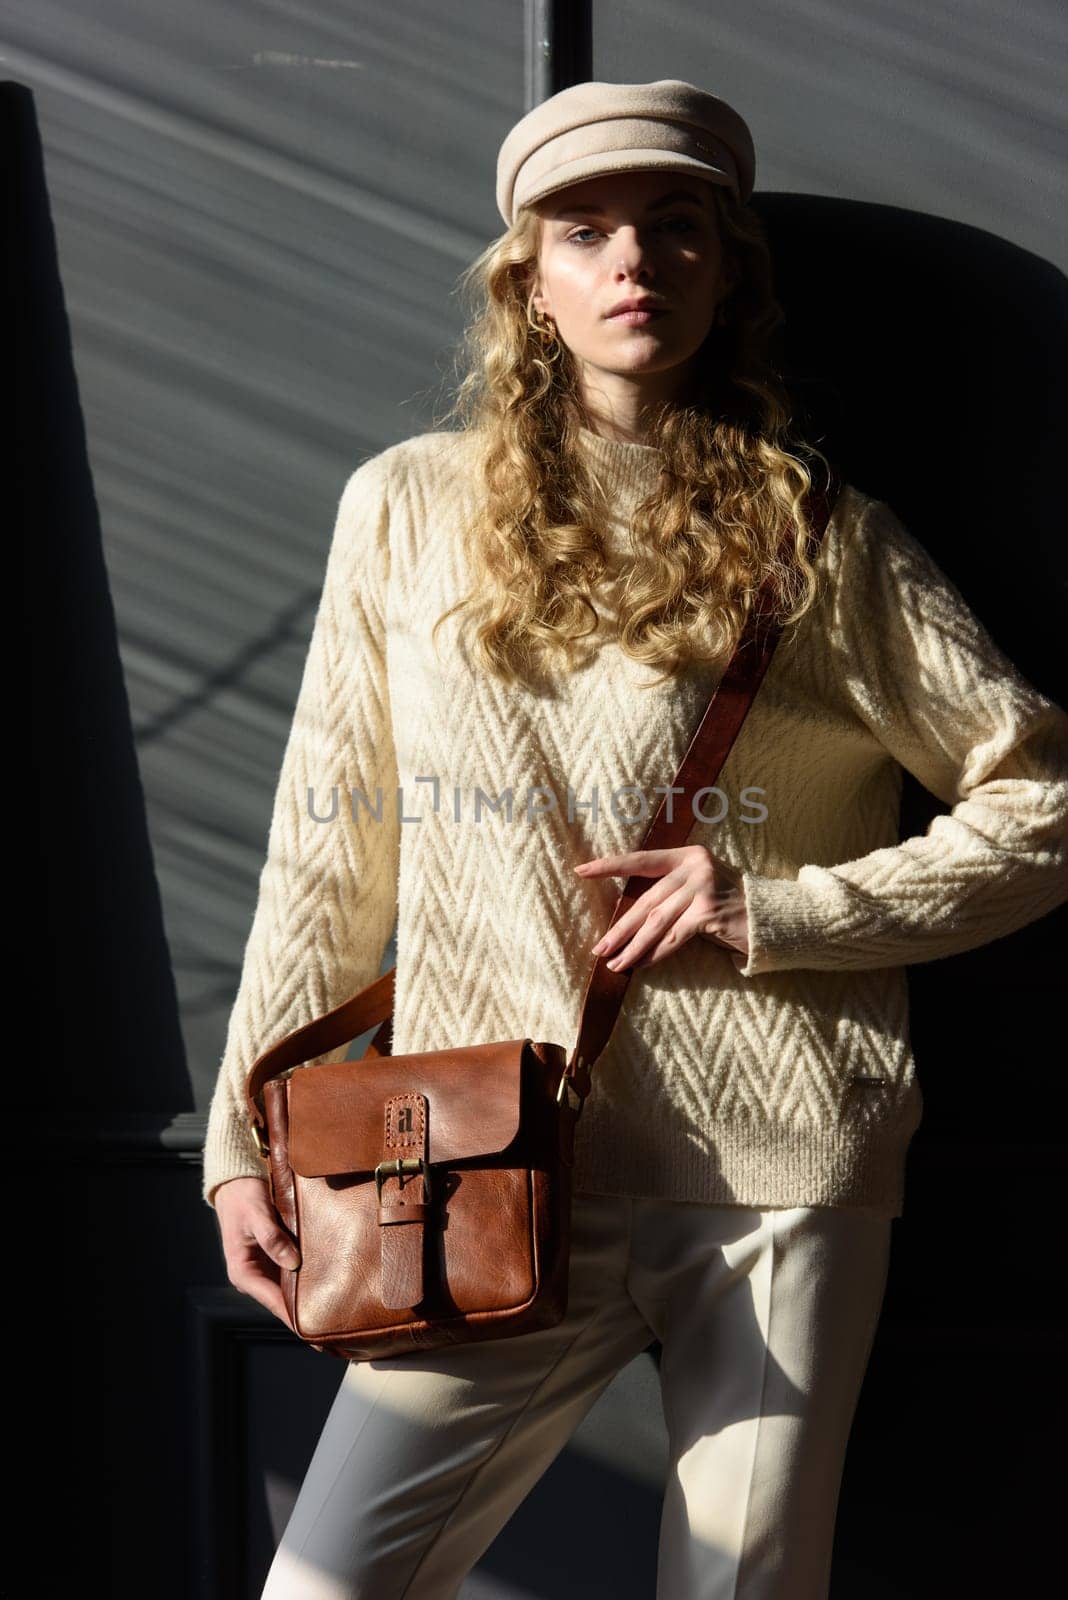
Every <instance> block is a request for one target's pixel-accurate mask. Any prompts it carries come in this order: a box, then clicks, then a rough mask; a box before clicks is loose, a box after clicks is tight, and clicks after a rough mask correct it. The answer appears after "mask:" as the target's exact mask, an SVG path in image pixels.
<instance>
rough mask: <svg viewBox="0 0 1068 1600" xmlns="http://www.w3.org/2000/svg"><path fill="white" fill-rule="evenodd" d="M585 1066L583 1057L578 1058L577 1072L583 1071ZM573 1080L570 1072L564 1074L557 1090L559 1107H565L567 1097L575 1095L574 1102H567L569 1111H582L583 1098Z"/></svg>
mask: <svg viewBox="0 0 1068 1600" xmlns="http://www.w3.org/2000/svg"><path fill="white" fill-rule="evenodd" d="M584 1065H585V1063H584V1062H583V1059H582V1057H581V1056H578V1057H577V1058H576V1060H575V1068H576V1070H577V1071H581V1070H582V1067H583V1066H584ZM571 1079H572V1074H571V1073H570V1072H564V1073H563V1074H562V1075H561V1078H560V1082H559V1084H558V1086H557V1090H556V1103H557V1105H563V1103H564V1099H565V1096H569V1095H574V1097H575V1098H574V1101H573V1102H572V1101H571V1100H570V1099H569V1100H568V1102H567V1104H568V1110H569V1111H581V1109H582V1096H581V1095H580V1094H579V1092H578V1090H577V1089H576V1088H575V1085H574V1084H573V1083H572V1081H571Z"/></svg>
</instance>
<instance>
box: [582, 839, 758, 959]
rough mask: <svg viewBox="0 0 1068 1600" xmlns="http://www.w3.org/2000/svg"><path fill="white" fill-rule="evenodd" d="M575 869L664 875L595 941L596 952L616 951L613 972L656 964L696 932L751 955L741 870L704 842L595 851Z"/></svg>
mask: <svg viewBox="0 0 1068 1600" xmlns="http://www.w3.org/2000/svg"><path fill="white" fill-rule="evenodd" d="M575 871H576V872H577V873H579V874H580V875H581V876H582V877H585V878H594V877H608V876H610V877H622V878H629V877H631V876H632V875H633V874H637V875H638V876H639V877H642V878H657V879H658V880H659V881H658V882H657V883H655V884H653V885H652V887H651V888H649V889H646V890H645V892H644V893H643V894H641V895H639V896H638V898H637V900H635V902H634V904H633V905H632V906H631V907H630V909H629V910H628V911H625V912H624V913H623V915H622V916H621V917H620V918H619V921H618V922H614V923H613V924H612V926H611V927H610V928H609V930H608V932H607V933H606V934H605V936H604V938H603V939H599V940H598V941H597V943H596V944H595V945H594V947H593V953H594V955H599V956H604V955H609V954H611V959H610V960H609V961H608V962H607V963H606V965H607V966H609V967H611V969H612V971H613V972H620V971H622V970H623V969H624V968H626V967H631V966H633V967H648V966H652V965H653V963H654V962H657V961H662V960H663V959H664V957H665V956H670V955H672V954H673V953H674V952H675V951H676V950H677V949H678V948H679V946H680V945H683V944H685V943H686V941H687V939H692V938H693V936H694V934H697V933H699V934H702V935H703V936H704V937H705V938H707V939H711V940H712V942H713V943H714V944H718V945H720V946H722V947H723V949H725V950H735V951H739V952H740V953H741V954H742V955H744V956H748V954H749V919H748V916H747V914H746V906H745V890H744V888H743V886H742V877H741V874H740V873H738V872H735V871H734V869H733V868H732V867H728V865H727V863H726V862H725V861H721V860H720V859H719V857H718V856H714V855H713V854H712V852H711V850H709V849H707V848H706V847H705V846H704V845H703V844H685V845H680V846H679V847H678V848H677V849H675V850H630V851H627V852H626V853H625V854H623V855H618V856H595V857H594V859H593V860H592V861H585V862H582V863H581V864H580V865H579V866H577V867H576V868H575Z"/></svg>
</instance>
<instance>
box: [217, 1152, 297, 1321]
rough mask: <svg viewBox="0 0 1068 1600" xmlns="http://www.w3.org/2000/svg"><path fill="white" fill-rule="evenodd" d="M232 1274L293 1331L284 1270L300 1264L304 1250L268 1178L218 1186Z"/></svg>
mask: <svg viewBox="0 0 1068 1600" xmlns="http://www.w3.org/2000/svg"><path fill="white" fill-rule="evenodd" d="M215 1215H216V1216H217V1217H218V1219H219V1226H220V1228H221V1230H222V1245H223V1254H224V1256H225V1257H226V1275H227V1277H228V1278H229V1279H230V1282H231V1283H232V1284H233V1286H234V1288H235V1289H240V1290H241V1293H242V1294H247V1295H251V1296H252V1298H253V1300H258V1301H259V1303H260V1305H261V1306H266V1307H267V1310H268V1311H273V1312H274V1315H275V1316H276V1317H279V1318H280V1319H281V1320H282V1321H283V1322H284V1323H285V1325H286V1327H287V1328H289V1329H290V1330H291V1331H295V1330H294V1329H293V1324H292V1323H291V1322H290V1320H289V1315H288V1313H287V1311H286V1303H285V1300H284V1299H283V1296H282V1290H281V1286H280V1282H279V1279H280V1274H281V1273H282V1272H284V1271H287V1270H288V1271H292V1270H293V1268H294V1267H296V1266H298V1265H299V1264H300V1253H299V1251H298V1250H297V1247H296V1245H295V1244H294V1242H293V1239H292V1237H291V1235H290V1234H289V1233H288V1232H287V1230H286V1229H285V1228H284V1227H283V1226H282V1223H281V1220H280V1218H279V1216H278V1212H277V1211H276V1210H275V1207H274V1202H273V1201H272V1199H271V1193H270V1186H269V1184H268V1182H267V1179H266V1178H228V1179H227V1181H226V1182H225V1183H221V1184H220V1185H219V1187H218V1189H217V1190H216V1191H215Z"/></svg>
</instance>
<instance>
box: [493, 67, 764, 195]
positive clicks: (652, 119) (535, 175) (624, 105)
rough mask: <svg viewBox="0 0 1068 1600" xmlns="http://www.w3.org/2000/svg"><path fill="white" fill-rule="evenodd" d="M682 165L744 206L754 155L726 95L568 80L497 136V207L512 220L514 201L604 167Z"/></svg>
mask: <svg viewBox="0 0 1068 1600" xmlns="http://www.w3.org/2000/svg"><path fill="white" fill-rule="evenodd" d="M639 168H641V169H647V170H650V171H657V172H687V173H689V174H690V175H691V176H692V177H695V178H705V179H707V180H708V181H709V182H710V183H722V184H726V185H727V186H728V187H729V188H730V189H732V190H733V192H734V194H735V197H736V198H737V199H738V200H740V201H741V202H742V203H743V204H744V203H745V202H746V201H747V200H748V199H749V197H750V195H751V194H752V192H753V179H754V177H755V174H756V152H755V151H754V149H753V138H752V135H751V133H750V132H749V128H748V125H747V124H746V122H745V120H744V119H743V118H742V117H741V116H740V115H739V114H738V112H737V111H735V110H734V108H733V106H729V105H728V104H727V102H726V100H720V99H719V98H718V96H716V95H714V94H709V93H708V91H707V90H705V89H698V88H697V87H696V86H695V85H694V84H692V83H683V82H682V80H681V79H679V78H660V79H658V80H657V81H656V82H655V83H574V84H572V85H571V87H570V88H569V89H561V90H560V92H559V94H554V95H551V96H550V98H549V99H548V100H543V101H542V102H541V104H540V105H538V106H535V107H534V109H533V110H532V111H528V112H527V114H526V116H525V117H521V118H520V120H519V121H518V122H517V123H516V124H515V126H514V128H512V130H511V132H510V133H508V134H507V135H506V136H505V139H504V142H503V144H502V145H501V148H500V151H499V153H498V156H497V209H498V210H499V211H500V213H501V216H502V217H503V218H504V220H505V222H506V223H507V224H508V225H509V226H511V224H512V223H513V222H514V221H515V219H516V215H517V214H518V211H519V208H520V206H525V205H530V204H531V203H532V202H533V201H535V200H540V199H541V198H542V197H543V196H544V195H547V194H552V193H553V192H554V191H555V190H556V189H565V188H566V187H567V186H568V184H571V183H578V182H579V181H580V180H581V179H583V178H594V177H600V176H601V174H602V173H607V172H633V171H635V170H636V169H639Z"/></svg>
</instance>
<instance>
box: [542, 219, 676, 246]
mask: <svg viewBox="0 0 1068 1600" xmlns="http://www.w3.org/2000/svg"><path fill="white" fill-rule="evenodd" d="M679 222H681V223H682V226H683V230H684V231H686V230H691V229H692V228H693V223H692V221H691V220H690V218H689V217H683V216H678V217H662V218H661V223H662V224H663V225H665V226H667V227H671V226H672V225H674V224H676V223H679ZM597 232H598V230H597V229H596V228H576V229H575V231H574V233H569V234H568V236H567V242H568V244H592V243H593V241H592V239H580V238H579V234H581V233H597Z"/></svg>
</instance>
